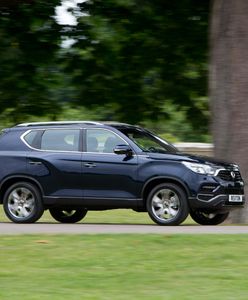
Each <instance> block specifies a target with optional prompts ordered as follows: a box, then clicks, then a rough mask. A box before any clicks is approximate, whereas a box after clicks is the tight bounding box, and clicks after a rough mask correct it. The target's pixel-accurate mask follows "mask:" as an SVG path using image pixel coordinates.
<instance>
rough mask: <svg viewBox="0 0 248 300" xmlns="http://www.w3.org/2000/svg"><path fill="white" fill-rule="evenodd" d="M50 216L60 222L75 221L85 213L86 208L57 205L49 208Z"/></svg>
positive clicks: (79, 219) (80, 218)
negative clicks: (66, 207)
mask: <svg viewBox="0 0 248 300" xmlns="http://www.w3.org/2000/svg"><path fill="white" fill-rule="evenodd" d="M49 211H50V214H51V216H52V217H53V218H54V219H55V220H56V221H58V222H60V223H77V222H79V221H81V220H82V219H83V218H84V217H85V215H86V214H87V210H86V209H84V208H80V209H76V210H73V209H69V208H68V209H62V208H58V207H54V208H50V209H49Z"/></svg>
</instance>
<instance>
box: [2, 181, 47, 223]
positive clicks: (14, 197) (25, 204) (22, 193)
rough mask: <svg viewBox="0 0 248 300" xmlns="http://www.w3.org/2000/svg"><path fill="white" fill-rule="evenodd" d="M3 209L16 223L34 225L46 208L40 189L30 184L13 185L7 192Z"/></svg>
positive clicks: (19, 183)
mask: <svg viewBox="0 0 248 300" xmlns="http://www.w3.org/2000/svg"><path fill="white" fill-rule="evenodd" d="M3 208H4V211H5V214H6V216H7V217H8V218H9V219H10V220H11V221H12V222H15V223H34V222H36V221H37V220H39V219H40V217H41V216H42V215H43V212H44V207H43V203H42V199H41V193H40V191H39V190H38V188H37V187H36V186H35V185H34V184H32V183H28V182H18V183H15V184H13V185H12V186H11V187H9V188H8V190H7V191H6V192H5V194H4V197H3Z"/></svg>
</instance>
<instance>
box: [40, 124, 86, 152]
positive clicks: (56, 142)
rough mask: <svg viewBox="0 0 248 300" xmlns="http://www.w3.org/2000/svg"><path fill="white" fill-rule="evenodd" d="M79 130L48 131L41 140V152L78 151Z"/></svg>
mask: <svg viewBox="0 0 248 300" xmlns="http://www.w3.org/2000/svg"><path fill="white" fill-rule="evenodd" d="M79 134H80V131H79V129H49V130H46V131H45V132H44V134H43V135H42V138H41V149H42V150H58V151H78V150H79Z"/></svg>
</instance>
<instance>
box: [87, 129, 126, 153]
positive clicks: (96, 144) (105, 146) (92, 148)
mask: <svg viewBox="0 0 248 300" xmlns="http://www.w3.org/2000/svg"><path fill="white" fill-rule="evenodd" d="M126 144H127V143H126V142H125V141H124V140H123V139H122V138H120V137H119V136H118V135H116V134H115V133H113V132H111V131H109V130H104V129H88V130H87V132H86V151H87V152H96V153H97V152H98V153H114V148H115V147H116V146H117V145H126Z"/></svg>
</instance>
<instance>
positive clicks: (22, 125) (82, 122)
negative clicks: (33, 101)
mask: <svg viewBox="0 0 248 300" xmlns="http://www.w3.org/2000/svg"><path fill="white" fill-rule="evenodd" d="M74 124H86V125H103V124H102V123H100V122H94V121H51V122H32V123H21V124H17V125H16V126H17V127H32V126H49V125H74Z"/></svg>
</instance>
